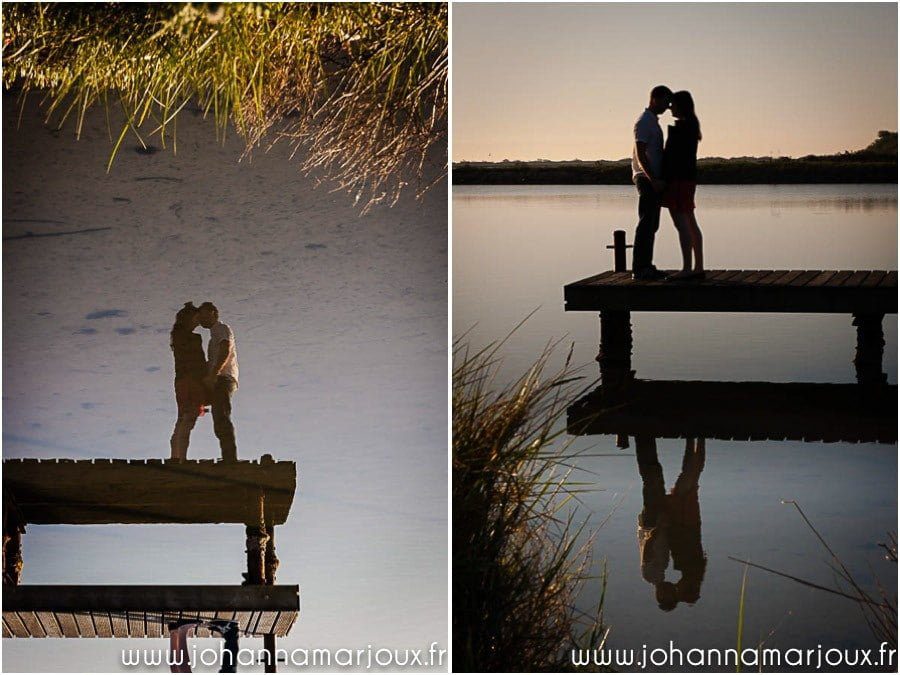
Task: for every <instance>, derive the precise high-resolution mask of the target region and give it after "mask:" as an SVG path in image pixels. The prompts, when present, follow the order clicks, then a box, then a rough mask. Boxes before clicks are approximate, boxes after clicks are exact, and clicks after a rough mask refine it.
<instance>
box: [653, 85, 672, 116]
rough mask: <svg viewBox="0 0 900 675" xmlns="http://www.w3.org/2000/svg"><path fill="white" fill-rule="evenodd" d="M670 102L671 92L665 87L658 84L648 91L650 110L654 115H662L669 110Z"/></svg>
mask: <svg viewBox="0 0 900 675" xmlns="http://www.w3.org/2000/svg"><path fill="white" fill-rule="evenodd" d="M671 101H672V90H671V89H669V88H668V87H667V86H666V85H664V84H660V85H658V86H656V87H653V89H651V90H650V105H648V106H647V107H648V108H650V110H652V111H653V112H654V113H655V114H657V115H662V114H663V113H664V112H665V111H666V110H668V108H669V103H671Z"/></svg>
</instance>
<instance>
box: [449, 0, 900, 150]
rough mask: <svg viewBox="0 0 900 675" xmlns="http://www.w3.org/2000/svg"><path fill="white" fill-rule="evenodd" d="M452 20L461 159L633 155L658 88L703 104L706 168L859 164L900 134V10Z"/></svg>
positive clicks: (591, 8) (674, 9) (462, 7)
mask: <svg viewBox="0 0 900 675" xmlns="http://www.w3.org/2000/svg"><path fill="white" fill-rule="evenodd" d="M452 12H453V24H452V44H453V76H452V83H453V84H452V87H453V151H452V154H453V160H454V161H461V160H489V161H500V160H502V159H525V160H527V159H538V158H545V159H553V160H563V159H575V158H578V159H621V158H623V157H627V156H630V154H631V138H632V126H633V124H634V120H635V118H636V117H637V116H638V115H639V114H640V113H641V111H642V110H643V109H644V107H645V106H646V104H647V98H648V93H649V91H650V89H651V88H652V87H653V86H654V85H656V84H667V85H668V86H670V87H671V88H672V89H674V90H677V89H688V90H690V91H691V92H692V94H693V95H694V100H695V102H696V105H697V114H698V116H699V118H700V121H701V124H702V128H703V135H704V139H703V142H702V143H701V146H700V155H701V156H706V157H708V156H723V157H734V156H741V155H776V156H781V155H788V156H802V155H805V154H822V153H832V152H840V151H843V150H848V149H849V150H855V149H859V148H862V147H865V146H866V145H868V144H869V143H870V142H871V141H872V140H874V138H875V136H876V134H877V132H878V131H879V130H880V129H889V130H892V131H894V130H896V129H897V5H896V4H894V3H868V4H867V3H854V4H849V3H848V4H830V3H829V4H824V3H823V4H819V3H815V4H765V5H763V4H742V5H738V4H668V5H661V4H649V3H648V4H644V3H641V4H554V5H552V6H551V5H548V4H464V3H459V4H454V5H453V8H452ZM671 122H672V118H671V115H670V114H668V113H666V114H665V115H663V116H662V117H660V123H661V125H662V126H663V128H665V127H666V125H667V124H671Z"/></svg>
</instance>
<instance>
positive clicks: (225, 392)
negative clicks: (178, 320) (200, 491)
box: [200, 302, 238, 462]
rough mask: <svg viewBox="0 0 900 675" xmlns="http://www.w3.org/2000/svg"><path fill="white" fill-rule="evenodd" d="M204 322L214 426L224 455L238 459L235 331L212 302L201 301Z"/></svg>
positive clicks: (206, 379)
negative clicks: (233, 412)
mask: <svg viewBox="0 0 900 675" xmlns="http://www.w3.org/2000/svg"><path fill="white" fill-rule="evenodd" d="M200 325H201V326H203V327H204V328H207V329H209V345H208V347H207V364H208V365H207V374H206V377H205V378H204V380H203V381H204V384H206V386H207V388H208V389H209V390H210V392H211V395H210V398H211V401H212V416H213V430H214V431H215V434H216V438H218V439H219V447H220V448H221V449H222V459H224V460H225V461H226V462H235V461H237V443H236V442H235V438H234V424H232V422H231V397H232V395H233V394H234V392H235V391H236V390H237V388H238V361H237V347H236V346H235V343H234V333H233V332H232V331H231V328H230V327H229V326H228V324H225V323H222V322H221V321H219V310H218V309H217V308H216V306H215V305H214V304H212V303H211V302H204V303H203V304H202V305H200Z"/></svg>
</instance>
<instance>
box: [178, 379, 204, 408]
mask: <svg viewBox="0 0 900 675" xmlns="http://www.w3.org/2000/svg"><path fill="white" fill-rule="evenodd" d="M208 399H209V395H208V394H207V392H206V387H204V386H203V383H202V382H201V381H200V380H195V379H194V378H192V377H183V378H181V379H178V380H175V402H176V403H177V404H178V414H179V415H188V414H195V415H203V406H204V405H205V404H207V403H209V400H208Z"/></svg>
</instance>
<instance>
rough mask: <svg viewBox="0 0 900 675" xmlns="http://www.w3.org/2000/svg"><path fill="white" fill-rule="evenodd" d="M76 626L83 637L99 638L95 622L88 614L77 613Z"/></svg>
mask: <svg viewBox="0 0 900 675" xmlns="http://www.w3.org/2000/svg"><path fill="white" fill-rule="evenodd" d="M74 614H75V625H76V626H77V627H78V634H79V635H80V636H81V637H97V630H96V628H95V627H94V620H93V619H92V618H91V615H90V614H89V613H88V612H75V613H74Z"/></svg>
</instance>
